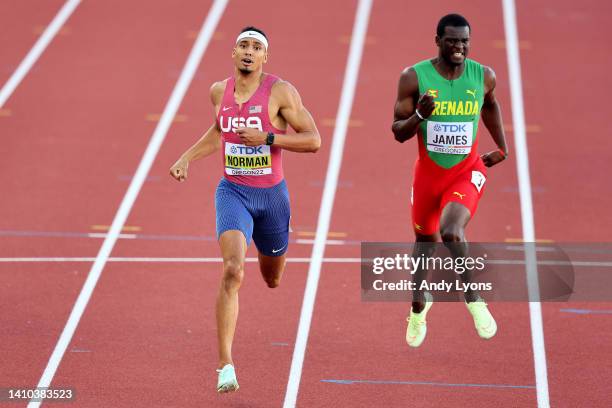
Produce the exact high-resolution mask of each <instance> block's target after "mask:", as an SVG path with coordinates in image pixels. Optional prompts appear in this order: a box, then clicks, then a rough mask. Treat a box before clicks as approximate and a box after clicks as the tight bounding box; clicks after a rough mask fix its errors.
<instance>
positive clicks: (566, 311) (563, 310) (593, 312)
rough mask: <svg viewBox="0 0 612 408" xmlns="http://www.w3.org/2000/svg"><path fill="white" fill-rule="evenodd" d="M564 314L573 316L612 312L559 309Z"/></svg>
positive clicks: (609, 311)
mask: <svg viewBox="0 0 612 408" xmlns="http://www.w3.org/2000/svg"><path fill="white" fill-rule="evenodd" d="M561 312H564V313H574V314H612V310H590V309H561Z"/></svg>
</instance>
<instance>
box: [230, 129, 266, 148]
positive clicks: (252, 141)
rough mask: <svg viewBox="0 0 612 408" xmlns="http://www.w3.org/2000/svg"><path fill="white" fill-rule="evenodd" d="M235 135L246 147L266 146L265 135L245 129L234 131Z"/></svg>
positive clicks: (254, 130) (255, 130)
mask: <svg viewBox="0 0 612 408" xmlns="http://www.w3.org/2000/svg"><path fill="white" fill-rule="evenodd" d="M236 134H237V135H238V136H239V137H240V140H241V141H242V143H244V144H245V145H246V146H260V145H262V144H266V138H267V137H268V134H267V133H264V132H260V131H259V130H257V129H253V128H247V127H241V128H238V129H236Z"/></svg>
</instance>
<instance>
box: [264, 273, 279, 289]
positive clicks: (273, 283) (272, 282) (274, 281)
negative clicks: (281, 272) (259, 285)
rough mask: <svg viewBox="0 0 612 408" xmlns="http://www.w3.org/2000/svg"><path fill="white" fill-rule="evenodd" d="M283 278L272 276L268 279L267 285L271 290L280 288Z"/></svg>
mask: <svg viewBox="0 0 612 408" xmlns="http://www.w3.org/2000/svg"><path fill="white" fill-rule="evenodd" d="M280 281H281V277H280V276H272V277H268V278H266V284H267V285H268V287H269V288H270V289H274V288H278V285H280Z"/></svg>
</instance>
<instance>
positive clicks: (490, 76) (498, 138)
mask: <svg viewBox="0 0 612 408" xmlns="http://www.w3.org/2000/svg"><path fill="white" fill-rule="evenodd" d="M495 84H496V81H495V72H494V71H493V70H492V69H491V68H489V67H484V85H485V92H486V93H485V96H484V103H483V105H482V111H481V113H480V114H481V117H482V121H483V123H484V124H485V126H486V128H487V130H488V131H489V133H490V134H491V137H492V138H493V141H494V142H495V144H496V145H497V147H498V150H494V151H492V152H489V153H485V154H483V155H482V161H483V162H484V164H485V166H487V167H491V166H494V165H496V164H497V163H499V162H501V161H504V160H505V159H506V157H508V146H507V145H506V135H505V133H504V125H503V121H502V115H501V109H500V107H499V103H498V102H497V99H496V98H495Z"/></svg>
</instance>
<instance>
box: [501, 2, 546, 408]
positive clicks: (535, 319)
mask: <svg viewBox="0 0 612 408" xmlns="http://www.w3.org/2000/svg"><path fill="white" fill-rule="evenodd" d="M502 5H503V12H504V28H505V34H506V56H507V59H508V71H509V74H510V96H511V99H512V125H513V129H514V143H515V144H516V169H517V173H518V180H519V192H520V200H521V219H522V221H523V242H525V243H529V242H535V226H534V221H533V204H532V203H533V201H532V198H531V179H530V176H529V155H528V152H527V136H526V134H525V111H524V107H523V84H522V79H521V62H520V53H519V47H518V29H517V24H516V7H515V4H514V0H502ZM525 262H526V269H527V290H528V293H529V298H530V299H539V293H540V288H539V283H538V267H537V262H538V260H537V256H536V252H535V248H534V245H528V244H525ZM529 318H530V322H531V344H532V348H533V362H534V368H535V376H536V390H537V399H538V407H539V408H548V407H550V397H549V394H548V374H547V368H546V349H545V347H544V327H543V324H542V305H541V304H540V302H529Z"/></svg>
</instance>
